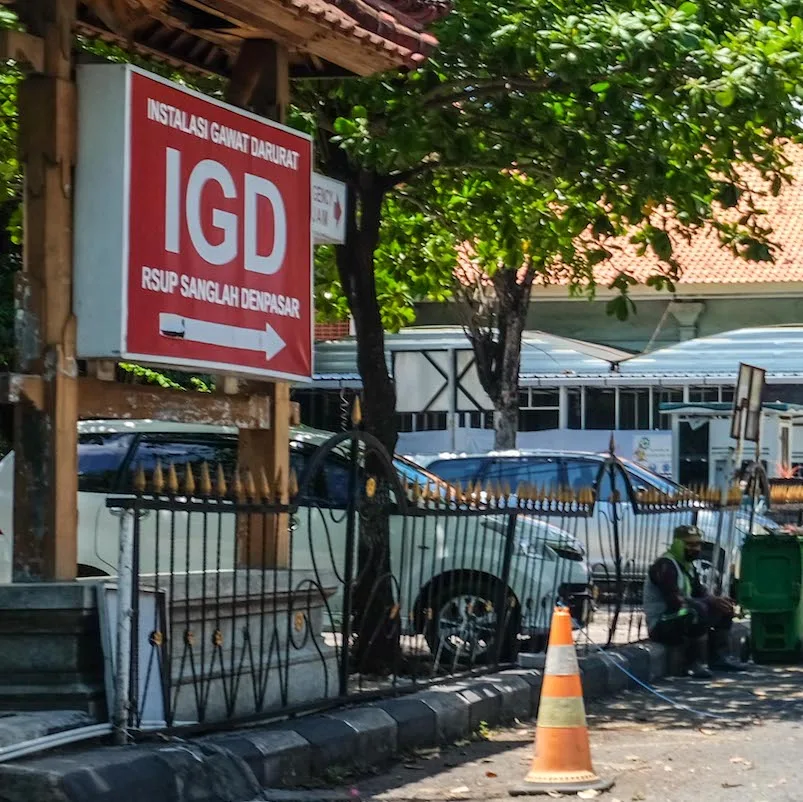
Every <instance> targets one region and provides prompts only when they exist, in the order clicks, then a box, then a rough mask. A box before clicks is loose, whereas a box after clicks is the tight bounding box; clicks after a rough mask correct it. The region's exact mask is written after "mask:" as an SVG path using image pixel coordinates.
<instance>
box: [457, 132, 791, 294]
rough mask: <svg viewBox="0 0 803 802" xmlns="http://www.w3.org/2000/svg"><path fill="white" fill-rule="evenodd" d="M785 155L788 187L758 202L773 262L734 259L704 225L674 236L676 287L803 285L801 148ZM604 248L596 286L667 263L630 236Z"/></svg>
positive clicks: (462, 269) (461, 268)
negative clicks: (605, 257) (688, 237)
mask: <svg viewBox="0 0 803 802" xmlns="http://www.w3.org/2000/svg"><path fill="white" fill-rule="evenodd" d="M786 155H787V156H788V158H789V159H790V160H791V162H792V164H791V166H790V167H789V168H788V173H789V174H790V176H791V178H792V183H791V184H784V186H783V188H782V190H781V192H780V194H779V195H778V197H775V198H774V197H772V196H771V194H770V193H769V192H767V193H766V195H764V196H763V197H760V198H759V199H758V202H757V203H756V205H757V206H758V207H759V208H760V209H762V210H764V211H765V212H766V214H765V215H762V218H763V219H762V220H761V225H762V226H769V227H770V228H771V229H772V232H771V233H770V235H769V238H770V241H771V243H772V244H773V245H775V246H777V247H776V248H775V249H774V250H773V256H774V261H772V262H753V261H748V260H747V259H744V258H741V257H738V256H735V255H734V254H733V253H732V252H731V251H730V250H728V249H727V248H723V247H722V245H721V244H720V240H719V237H718V235H717V233H716V232H715V231H714V230H713V229H712V227H711V226H710V225H707V226H704V227H703V228H702V229H701V230H700V231H699V232H697V233H696V234H695V235H694V236H693V237H692V239H691V241H687V240H686V239H684V238H683V237H680V236H672V243H673V256H674V258H675V259H676V260H677V262H678V264H679V265H680V270H681V276H680V279H679V280H678V282H677V283H678V284H767V283H784V282H795V281H800V282H803V147H802V146H799V145H790V146H789V147H788V148H787V154H786ZM742 213H743V210H741V211H739V210H738V209H737V211H736V212H725V213H722V216H721V217H722V219H726V218H732V217H733V216H736V217H738V216H739V215H740V214H742ZM604 245H605V247H606V248H607V249H608V250H609V251H611V252H612V253H613V256H612V257H611V258H610V259H608V260H607V261H605V262H603V263H601V264H600V265H598V266H597V267H596V268H595V270H594V277H595V279H596V281H597V283H598V284H599V285H600V286H607V285H609V284H610V283H611V282H612V281H613V280H614V279H615V278H616V277H617V276H618V275H619V274H620V273H627V274H628V275H630V276H632V277H633V278H634V279H636V280H637V281H638V282H640V283H641V282H644V281H645V280H646V279H647V278H649V277H650V276H651V275H655V274H656V273H660V272H665V270H666V265H665V264H663V263H661V262H660V260H659V259H658V257H657V256H655V254H654V253H653V252H652V251H651V250H650V249H649V248H648V249H647V252H646V253H645V254H644V255H643V256H639V255H638V253H637V246H636V245H634V244H632V243H631V242H630V241H629V239H628V237H616V238H612V239H609V240H607V241H606V242H605V243H604ZM470 253H471V248H470V246H469V245H468V244H466V245H465V246H464V247H463V248H461V249H459V251H458V266H457V268H456V269H455V276H456V277H457V278H458V280H460V281H463V282H465V281H467V280H468V279H470V278H476V275H477V268H476V267H475V266H474V265H472V263H471V257H470ZM662 266H663V268H664V269H663V271H662ZM539 283H540V282H539ZM568 283H569V276H568V274H567V273H566V274H561V273H560V271H557V275H555V276H554V277H553V280H552V281H551V282H550V284H552V285H553V286H554V285H555V284H558V285H560V284H563V285H566V284H568Z"/></svg>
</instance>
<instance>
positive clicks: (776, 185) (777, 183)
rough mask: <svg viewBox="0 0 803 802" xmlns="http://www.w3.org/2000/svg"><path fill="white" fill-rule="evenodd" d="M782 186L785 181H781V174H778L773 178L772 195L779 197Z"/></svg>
mask: <svg viewBox="0 0 803 802" xmlns="http://www.w3.org/2000/svg"><path fill="white" fill-rule="evenodd" d="M782 186H783V183H782V181H781V176H779V175H777V174H776V175H775V176H774V177H773V179H772V185H771V187H770V191H771V192H772V197H773V198H777V197H778V195H780V194H781V187H782Z"/></svg>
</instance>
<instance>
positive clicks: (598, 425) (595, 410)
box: [585, 387, 616, 430]
mask: <svg viewBox="0 0 803 802" xmlns="http://www.w3.org/2000/svg"><path fill="white" fill-rule="evenodd" d="M585 393H586V425H585V428H586V429H610V430H613V429H615V428H616V391H615V390H609V389H603V388H600V387H586V388H585Z"/></svg>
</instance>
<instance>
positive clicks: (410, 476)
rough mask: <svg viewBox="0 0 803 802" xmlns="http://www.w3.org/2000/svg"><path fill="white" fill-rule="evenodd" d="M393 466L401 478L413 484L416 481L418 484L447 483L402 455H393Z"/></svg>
mask: <svg viewBox="0 0 803 802" xmlns="http://www.w3.org/2000/svg"><path fill="white" fill-rule="evenodd" d="M393 467H394V468H395V469H396V471H397V473H398V474H399V476H400V477H401V478H402V479H406V480H407V481H408V482H409V483H411V484H415V483H416V482H418V484H419V485H426V484H433V485H434V484H440V485H445V484H448V482H444V481H443V479H441V478H440V477H439V476H436V475H435V474H434V473H430V472H429V471H426V470H424V469H423V468H422V467H421V466H420V465H416V464H415V463H414V462H410V461H409V460H407V459H405V458H404V457H395V458H394V460H393Z"/></svg>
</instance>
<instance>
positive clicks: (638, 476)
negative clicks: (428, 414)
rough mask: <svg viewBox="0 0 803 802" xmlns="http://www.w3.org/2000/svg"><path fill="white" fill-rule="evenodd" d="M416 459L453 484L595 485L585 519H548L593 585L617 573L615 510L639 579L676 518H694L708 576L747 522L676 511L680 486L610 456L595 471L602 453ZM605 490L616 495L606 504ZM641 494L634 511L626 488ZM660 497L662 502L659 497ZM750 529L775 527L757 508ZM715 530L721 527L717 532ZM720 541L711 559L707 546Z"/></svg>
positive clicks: (631, 573)
mask: <svg viewBox="0 0 803 802" xmlns="http://www.w3.org/2000/svg"><path fill="white" fill-rule="evenodd" d="M415 459H416V461H417V462H419V463H420V464H421V465H423V466H425V467H426V468H427V470H430V471H432V473H435V474H437V475H438V476H440V477H441V478H443V479H444V480H445V481H448V482H452V483H456V482H461V483H463V484H466V483H472V484H473V483H477V482H479V483H480V484H481V485H483V486H485V485H486V484H487V483H489V482H490V483H503V484H507V485H508V486H509V487H512V488H516V487H518V486H519V485H521V484H524V485H530V486H536V487H538V488H570V489H572V490H573V491H575V492H577V491H580V490H582V489H589V488H592V487H594V486H596V485H597V482H599V485H598V487H597V501H596V503H595V506H594V513H593V515H592V516H591V517H589V518H574V519H572V520H571V521H569V520H568V519H565V518H561V515H560V514H559V513H556V514H555V515H553V516H552V519H553V520H554V521H555V523H557V524H558V525H559V526H561V527H562V528H566V529H569V530H570V531H572V532H573V533H574V534H575V536H577V537H578V538H579V539H580V540H581V542H583V543H584V545H585V547H586V551H587V555H588V556H587V559H588V561H589V563H590V564H591V568H592V574H593V576H594V581H595V582H596V583H597V584H599V585H607V584H610V583H612V582H613V580H614V578H615V576H616V569H615V553H614V537H613V534H614V516H615V517H616V524H617V527H618V531H619V546H620V554H621V564H622V575H623V579H624V580H625V581H626V582H635V583H638V582H639V581H640V580H641V579H643V577H644V575H645V574H646V572H647V570H648V568H649V565H650V563H651V562H652V560H653V559H655V557H657V556H658V554H659V553H660V551H661V550H663V549H664V548H665V547H666V546H667V545H668V544H669V542H670V541H671V539H672V530H673V529H674V528H675V527H676V526H677V525H678V524H681V523H691V522H692V521H694V522H695V523H696V524H697V526H699V527H700V528H701V529H702V530H703V532H704V533H705V542H704V544H703V555H702V560H701V563H702V566H701V567H702V571H703V573H704V574H706V575H707V573H708V571H710V570H711V568H712V567H714V566H715V567H716V570H717V571H718V572H722V571H723V570H724V569H725V567H726V565H727V564H728V563H729V562H730V563H732V562H733V561H734V560H735V558H736V555H737V554H738V551H739V549H740V547H741V544H742V541H743V539H744V537H745V535H746V534H747V530H748V528H749V526H750V515H749V512H746V511H744V510H735V511H728V512H726V513H725V514H724V515H721V514H720V513H719V512H717V511H716V510H713V509H711V508H707V507H705V506H704V505H696V504H694V505H692V506H690V507H688V508H685V509H682V510H677V511H675V510H671V509H670V507H671V506H672V504H671V503H670V501H669V499H671V498H673V497H676V496H677V495H678V493H680V492H681V491H683V488H682V487H680V486H679V485H677V484H675V483H674V482H672V481H670V480H669V479H666V478H664V477H662V476H659V475H658V474H655V473H653V472H652V471H650V470H648V469H646V468H644V467H643V466H641V465H638V464H636V463H634V462H631V461H630V460H627V459H622V458H617V465H616V466H615V467H614V469H613V474H612V475H611V472H610V471H609V470H606V471H604V472H602V468H603V466H604V465H605V461H606V459H608V455H607V454H597V453H592V452H582V451H561V450H554V451H553V450H546V449H532V450H529V449H528V450H516V451H499V452H490V453H485V454H438V455H430V456H421V455H417V456H416V457H415ZM612 491H615V492H616V494H617V495H618V498H619V499H620V501H619V502H618V503H616V504H614V503H612V502H611V498H612ZM642 493H646V494H648V498H649V497H651V498H652V499H654V500H656V501H657V502H658V503H657V504H656V506H655V509H654V511H650V512H647V513H638V512H636V510H635V508H634V504H633V503H632V502H633V499H632V498H631V495H632V494H642ZM662 499H666V500H667V502H666V506H665V507H663V508H662V506H661V500H662ZM752 527H753V528H752V532H753V533H766V532H767V531H770V530H772V529H775V528H776V526H775V524H774V522H773V521H771V520H770V519H768V518H766V517H765V516H763V515H760V514H756V515H754V516H753V521H752ZM718 529H719V530H720V531H719V532H718ZM717 541H718V542H719V543H720V544H721V547H720V551H719V553H718V558H717V559H715V558H714V546H715V544H716V543H717Z"/></svg>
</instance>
